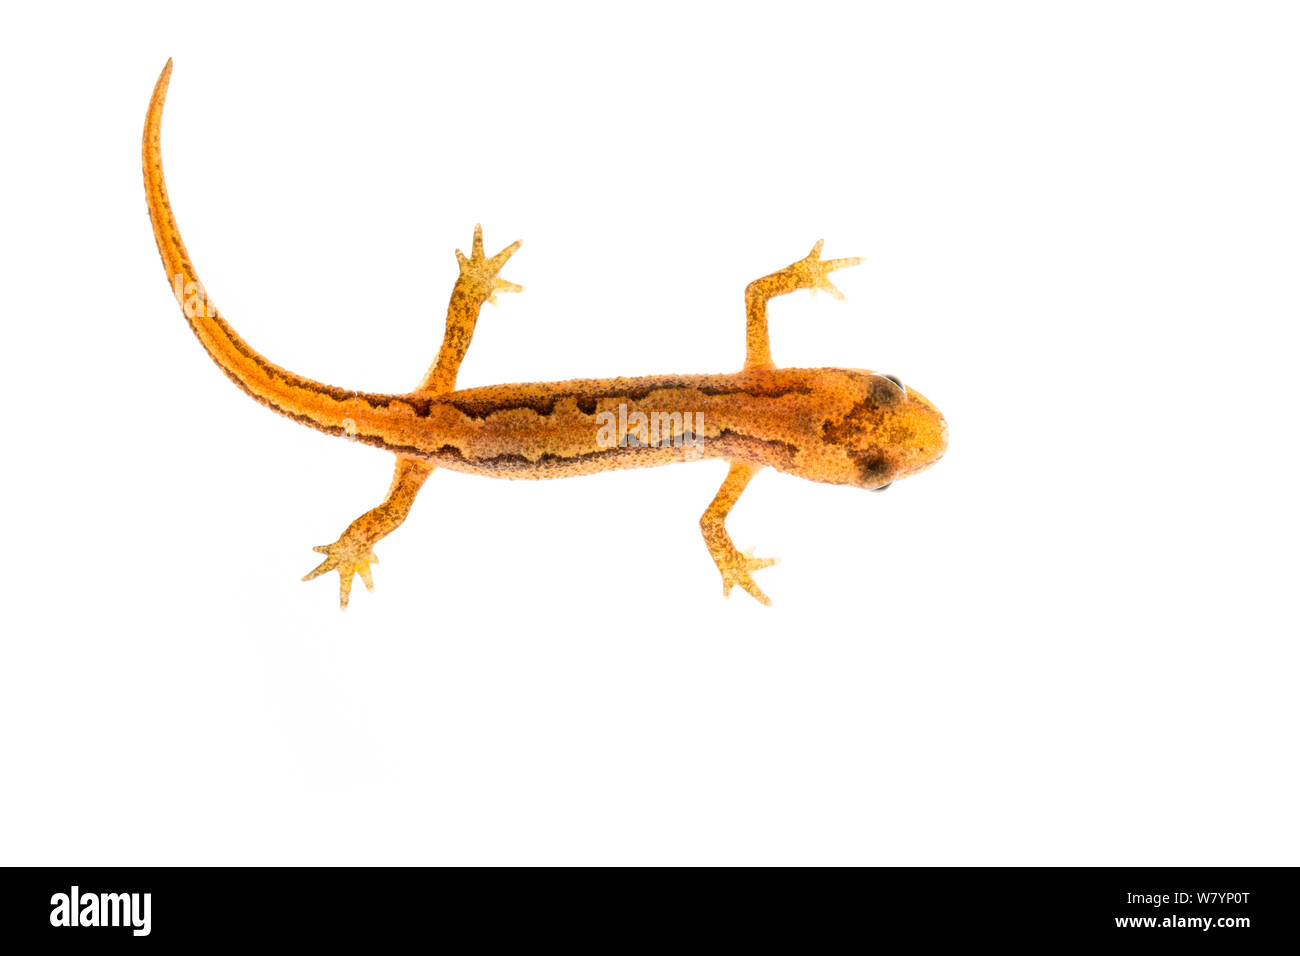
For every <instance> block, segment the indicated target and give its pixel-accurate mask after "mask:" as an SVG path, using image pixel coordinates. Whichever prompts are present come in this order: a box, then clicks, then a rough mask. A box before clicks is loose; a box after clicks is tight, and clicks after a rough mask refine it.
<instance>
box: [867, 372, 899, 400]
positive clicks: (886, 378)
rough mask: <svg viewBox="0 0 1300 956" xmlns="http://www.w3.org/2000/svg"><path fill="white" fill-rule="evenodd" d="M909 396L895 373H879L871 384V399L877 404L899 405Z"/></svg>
mask: <svg viewBox="0 0 1300 956" xmlns="http://www.w3.org/2000/svg"><path fill="white" fill-rule="evenodd" d="M906 397H907V389H906V388H905V387H904V386H903V383H902V382H901V381H899V379H898V377H897V376H895V375H877V376H875V378H874V380H873V384H872V386H871V399H872V401H874V402H875V403H876V404H877V405H883V406H885V407H889V406H891V405H897V404H898V403H899V402H901V401H902V400H903V399H904V398H906Z"/></svg>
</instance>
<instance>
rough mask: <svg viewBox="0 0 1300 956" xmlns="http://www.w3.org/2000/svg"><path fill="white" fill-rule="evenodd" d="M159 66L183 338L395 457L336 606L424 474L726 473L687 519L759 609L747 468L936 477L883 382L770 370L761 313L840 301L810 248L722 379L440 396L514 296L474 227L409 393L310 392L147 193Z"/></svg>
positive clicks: (168, 233) (337, 554) (758, 562)
mask: <svg viewBox="0 0 1300 956" xmlns="http://www.w3.org/2000/svg"><path fill="white" fill-rule="evenodd" d="M170 76H171V61H168V63H167V66H166V67H164V69H163V72H162V75H161V76H160V77H159V78H158V83H157V85H156V86H155V88H154V93H153V97H152V99H151V101H150V104H149V111H148V114H147V117H146V121H145V131H144V143H143V165H144V179H145V193H146V198H147V201H148V206H149V216H150V220H151V221H152V223H153V228H154V237H155V240H156V242H157V245H158V251H159V253H160V255H161V256H162V261H163V266H164V268H165V269H166V270H167V275H168V277H169V279H171V280H172V281H173V285H174V289H175V291H176V294H177V298H178V299H179V300H180V302H181V305H182V311H183V312H184V314H185V315H186V318H187V319H188V321H189V323H190V326H191V328H192V329H193V331H194V333H195V335H196V336H197V337H198V339H199V341H200V342H201V343H202V344H203V347H204V348H205V349H206V350H207V352H208V354H209V355H210V356H211V357H212V359H213V360H214V361H215V362H216V363H217V365H218V366H219V367H220V368H221V369H222V371H224V372H225V373H226V375H227V376H229V377H230V378H231V379H232V380H233V381H234V382H235V383H236V384H237V385H239V386H240V388H242V389H243V390H244V391H245V392H247V393H248V394H249V395H250V396H252V397H253V398H254V399H256V400H257V401H259V402H261V403H262V404H264V405H266V406H267V407H269V408H271V409H273V410H275V411H277V412H279V413H280V414H283V415H286V416H288V417H290V418H292V419H294V420H295V421H298V422H301V423H302V424H305V425H308V426H310V427H312V428H315V429H317V430H319V431H322V432H326V433H328V434H335V435H342V436H345V437H348V438H351V439H354V440H356V441H359V442H362V443H365V444H369V445H373V446H375V447H378V448H382V449H384V450H386V451H389V452H392V453H393V454H394V455H396V456H397V466H396V471H395V473H394V476H393V481H392V485H391V487H390V489H389V493H388V497H387V498H386V499H385V501H384V502H383V503H382V504H380V505H379V506H378V507H376V508H373V509H371V510H370V511H368V512H366V513H365V514H363V515H362V516H361V517H360V518H358V519H357V520H356V521H354V522H353V523H352V524H351V525H349V526H348V528H347V529H346V530H345V531H344V532H343V534H342V535H340V537H339V539H338V540H337V541H335V542H334V543H333V544H329V545H322V546H320V547H318V548H317V549H316V550H317V551H318V552H320V553H322V554H324V555H325V556H326V557H325V560H324V561H323V562H321V564H320V565H319V566H318V567H317V568H316V569H315V570H314V571H312V572H311V573H309V574H308V575H307V579H311V578H313V577H316V576H318V575H320V574H324V573H327V572H329V571H333V570H337V571H338V572H339V580H340V591H339V596H340V604H341V605H342V606H343V607H346V606H347V603H348V598H349V594H350V591H351V584H352V578H353V576H354V575H360V576H361V578H362V580H363V581H364V582H365V584H366V586H367V587H370V586H371V585H372V581H371V574H370V565H371V564H372V563H374V562H375V561H376V560H377V559H376V558H375V556H374V553H373V550H372V547H373V545H374V543H375V542H376V541H378V540H379V539H380V538H382V537H383V536H385V535H386V534H388V533H389V532H391V531H392V530H394V529H395V528H396V527H397V526H398V525H400V524H401V523H402V521H403V520H404V519H405V517H406V515H407V513H408V512H409V510H410V507H411V505H412V503H413V502H414V500H415V497H416V495H417V494H418V492H419V490H420V487H421V486H422V485H423V483H424V481H425V480H426V479H427V478H428V476H429V474H430V473H431V472H432V471H433V470H434V469H435V468H440V467H441V468H450V469H452V470H455V471H464V472H470V473H473V474H479V475H487V476H491V477H499V478H524V479H549V478H563V477H569V476H573V475H583V474H591V473H594V472H599V471H609V470H613V469H621V468H641V467H649V466H656V465H664V464H671V463H673V462H677V461H686V460H695V459H699V458H725V459H727V460H728V461H729V462H730V463H731V467H730V470H729V472H728V474H727V478H726V479H725V481H724V482H723V484H722V487H721V488H720V489H719V491H718V494H717V496H716V497H715V498H714V500H713V502H712V504H710V505H709V507H708V509H707V510H706V511H705V513H704V515H703V517H702V518H701V519H700V527H701V530H702V532H703V535H704V539H705V543H706V545H707V546H708V548H709V552H710V554H711V555H712V556H713V559H714V562H715V563H716V564H717V566H718V569H719V571H720V572H721V574H722V579H723V592H724V594H729V593H730V590H731V588H732V587H733V586H735V585H739V586H740V587H742V588H743V589H744V590H745V591H747V592H748V593H749V594H751V595H753V596H754V597H755V598H756V599H758V600H760V601H762V602H763V603H765V604H766V603H770V602H769V601H768V599H767V597H766V595H764V594H763V592H762V591H761V590H760V589H759V588H758V586H757V585H756V584H755V583H754V581H753V577H752V575H751V572H752V571H755V570H758V569H760V568H763V567H767V566H769V565H770V564H772V563H774V562H773V560H772V559H769V558H755V557H753V556H752V555H750V554H749V553H747V552H746V553H742V552H740V551H738V550H737V549H736V548H735V546H734V545H733V544H732V542H731V539H730V537H729V536H728V535H727V533H726V529H725V526H724V522H725V519H726V516H727V513H728V512H729V511H730V509H731V506H732V505H733V504H734V503H735V501H736V499H737V498H738V497H739V495H740V493H741V492H742V491H743V490H744V487H745V485H746V484H748V482H749V480H750V479H751V478H752V477H753V475H754V474H756V473H757V472H758V471H759V470H761V469H762V468H764V467H770V468H775V469H777V470H778V471H783V472H786V473H788V474H793V475H797V476H799V477H801V478H807V479H810V480H813V481H820V482H828V483H832V484H842V485H852V486H855V487H859V488H864V489H868V490H882V489H883V488H885V487H888V485H889V484H890V483H892V482H893V481H894V480H896V479H898V478H902V477H906V476H908V475H911V474H915V473H916V472H919V471H921V470H922V469H924V468H926V467H929V465H931V464H933V463H934V462H936V461H938V460H939V459H940V458H942V457H943V453H944V451H945V449H946V447H947V440H948V435H947V425H946V423H945V422H944V419H943V416H942V415H941V414H940V413H939V412H938V410H937V409H936V408H935V407H934V406H933V405H932V404H931V403H930V402H929V401H928V400H927V399H926V398H925V397H924V396H922V395H920V394H919V393H917V392H916V391H914V390H911V389H908V388H905V387H904V386H903V385H902V383H901V382H900V381H899V380H898V379H896V378H894V377H893V376H888V375H882V374H880V373H877V372H871V371H865V370H859V369H842V368H820V369H783V368H777V367H775V366H774V365H773V363H772V360H771V355H770V353H769V349H768V336H767V302H768V300H769V299H771V298H774V297H775V296H778V295H784V294H787V293H789V292H793V291H795V290H797V289H812V290H816V289H824V290H826V291H828V292H830V293H831V294H833V295H835V296H837V297H841V298H842V296H840V295H839V292H838V290H837V289H835V287H834V286H833V285H831V283H830V280H829V279H828V275H829V273H830V272H832V271H834V270H835V269H839V268H843V267H845V266H850V265H856V264H857V263H858V262H859V261H860V260H857V259H832V260H822V259H821V243H820V242H818V243H817V244H816V246H814V247H813V250H812V252H811V253H810V254H809V255H808V256H807V257H805V258H804V259H802V260H800V261H799V262H796V263H793V264H792V265H790V266H787V267H786V268H784V269H781V270H779V271H777V272H775V273H772V274H771V275H768V276H764V277H763V278H761V279H758V280H755V281H754V282H752V283H750V285H749V286H748V287H747V288H746V290H745V311H746V360H745V367H744V369H743V370H742V371H740V372H736V373H732V374H721V375H665V376H651V377H640V378H609V379H575V380H571V381H565V382H541V383H527V384H515V385H495V386H486V387H480V388H470V389H460V390H457V389H456V388H455V382H456V373H457V371H458V369H459V366H460V362H461V360H462V359H463V358H464V355H465V351H466V349H467V348H468V346H469V342H470V339H471V338H472V336H473V332H474V327H475V324H476V323H477V320H478V316H479V310H480V309H481V307H482V305H483V304H484V303H485V302H494V301H495V295H496V293H497V292H517V291H521V290H520V287H519V286H516V285H514V284H513V283H510V282H507V281H506V280H504V279H502V278H500V275H499V273H500V270H501V268H502V267H503V266H504V264H505V262H506V261H507V260H508V259H509V258H510V256H511V255H513V254H514V252H515V251H516V250H517V249H518V248H519V245H520V244H519V243H518V242H516V243H513V244H512V245H510V246H508V247H507V248H506V249H504V250H502V251H501V252H499V253H497V254H496V255H495V256H492V257H490V258H489V257H488V256H486V255H485V254H484V250H483V241H482V231H481V229H478V228H476V229H475V233H474V243H473V246H472V247H471V254H470V255H469V256H465V255H464V254H462V253H461V252H459V251H458V252H457V253H456V255H457V258H458V260H459V262H460V277H459V278H458V279H457V281H456V284H455V287H454V288H453V290H452V295H451V301H450V304H449V305H448V309H447V331H446V336H445V338H444V340H443V344H442V348H441V349H440V351H439V353H438V357H437V359H436V360H435V362H434V364H433V366H432V367H430V369H429V371H428V372H427V373H426V375H425V377H424V379H423V380H422V381H421V382H420V384H419V385H418V386H417V387H416V388H415V389H414V390H412V391H410V392H405V393H397V394H378V393H365V392H357V391H351V390H347V389H341V388H337V387H335V386H331V385H326V384H324V383H321V382H316V381H312V380H311V379H307V378H304V377H302V376H300V375H296V374H294V373H292V372H289V371H287V370H285V369H283V368H280V367H279V366H277V365H274V364H273V363H271V362H270V361H268V360H267V359H265V358H264V357H263V356H262V355H260V354H259V353H258V352H256V351H255V350H254V349H252V348H251V347H250V346H249V345H248V344H247V343H246V342H244V341H243V339H241V338H240V337H239V335H238V334H237V333H236V332H235V331H234V330H233V329H232V328H231V327H230V325H229V324H228V323H227V322H226V321H225V319H224V318H222V317H221V315H220V314H219V313H218V312H217V311H216V309H215V308H213V307H212V305H211V303H210V301H208V299H207V298H206V292H204V290H203V287H202V284H201V283H200V282H199V279H198V275H197V273H196V272H195V270H194V266H193V263H192V262H191V261H190V258H189V254H188V253H187V252H186V250H185V245H184V242H183V241H182V240H181V237H180V232H179V230H178V229H177V226H176V222H175V219H174V217H173V215H172V211H171V205H170V202H169V200H168V197H167V187H166V183H165V181H164V178H163V171H162V157H161V146H160V138H161V125H162V110H163V102H164V99H165V97H166V92H167V86H168V82H169V80H170Z"/></svg>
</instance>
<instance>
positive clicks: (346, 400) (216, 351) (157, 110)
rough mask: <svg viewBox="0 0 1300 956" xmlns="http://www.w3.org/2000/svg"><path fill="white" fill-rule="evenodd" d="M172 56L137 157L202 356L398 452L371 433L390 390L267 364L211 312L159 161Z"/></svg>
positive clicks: (320, 421)
mask: <svg viewBox="0 0 1300 956" xmlns="http://www.w3.org/2000/svg"><path fill="white" fill-rule="evenodd" d="M171 75H172V61H171V60H168V61H167V65H166V66H165V67H163V71H162V74H161V75H160V76H159V77H158V83H157V85H156V86H154V90H153V97H152V98H151V99H150V100H149V112H148V115H147V116H146V117H145V124H144V143H143V148H142V152H143V162H144V191H145V198H146V200H147V201H148V204H149V219H150V221H151V222H152V223H153V235H154V241H155V242H157V244H158V254H159V255H160V256H162V262H163V268H164V270H166V273H167V281H168V282H169V283H170V284H171V286H172V289H173V291H174V292H175V293H176V297H177V299H178V301H179V302H180V305H181V311H182V312H183V313H184V315H185V318H186V320H187V321H188V322H189V324H190V328H191V329H193V330H194V334H195V335H196V336H197V337H198V340H199V342H200V343H202V345H203V347H204V349H206V350H207V353H208V355H210V356H211V357H212V360H213V361H214V362H216V363H217V366H218V367H219V368H220V369H221V370H222V371H223V372H225V373H226V375H228V376H229V377H230V379H231V380H232V381H233V382H234V383H235V384H236V385H238V386H239V387H240V388H242V389H243V390H244V391H245V392H247V393H248V394H249V395H251V396H252V397H253V398H255V399H256V400H257V401H259V402H261V403H262V404H263V405H266V406H267V407H268V408H271V409H274V410H275V411H277V412H279V413H280V414H282V415H287V416H288V417H290V418H292V419H294V420H295V421H298V422H301V423H302V424H304V425H308V426H309V427H311V428H315V429H318V430H319V431H323V432H328V433H330V434H336V435H347V436H348V437H351V438H355V439H358V440H360V441H363V442H366V443H367V444H373V445H378V446H380V447H385V448H389V449H390V450H393V451H397V452H399V453H401V452H402V451H404V449H399V448H394V447H392V446H391V445H390V444H389V443H388V442H386V441H384V440H383V439H382V438H380V437H379V436H378V434H377V433H378V432H379V431H380V430H381V429H380V428H379V427H378V426H380V425H381V420H382V419H384V418H386V417H389V415H390V414H391V412H392V405H393V399H394V398H395V396H379V395H368V394H366V393H359V392H355V391H350V390H347V389H341V388H335V387H334V386H332V385H325V384H323V383H321V382H315V381H312V380H311V379H306V378H303V377H302V376H300V375H295V374H294V373H293V372H290V371H287V370H285V369H283V368H280V366H278V365H275V364H274V363H272V362H270V361H269V360H267V359H266V358H264V357H263V356H262V355H261V354H259V353H258V352H257V351H256V350H255V349H253V348H252V346H250V345H249V344H248V343H247V342H245V341H244V340H243V339H242V338H240V337H239V335H238V334H237V333H236V332H235V330H234V329H232V328H231V327H230V326H229V325H228V324H227V323H226V320H225V319H223V318H222V317H221V316H220V314H218V312H217V309H216V307H215V306H214V305H213V303H212V300H211V299H209V298H208V297H207V294H206V292H205V291H204V288H203V284H202V283H201V282H200V281H199V277H198V273H197V272H196V271H195V269H194V263H193V262H191V261H190V255H189V253H188V252H187V251H186V249H185V243H184V241H183V240H182V239H181V234H180V230H179V229H178V228H177V226H176V218H175V216H174V215H173V214H172V207H171V202H170V201H169V200H168V198H167V183H166V181H165V180H164V178H163V167H162V146H161V136H162V114H163V103H164V101H165V100H166V99H167V86H168V83H169V82H170V80H171Z"/></svg>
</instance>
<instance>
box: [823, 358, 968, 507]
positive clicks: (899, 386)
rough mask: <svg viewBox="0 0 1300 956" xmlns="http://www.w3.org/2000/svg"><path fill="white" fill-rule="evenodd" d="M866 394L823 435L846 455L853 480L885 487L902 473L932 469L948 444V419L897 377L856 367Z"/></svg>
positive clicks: (879, 488)
mask: <svg viewBox="0 0 1300 956" xmlns="http://www.w3.org/2000/svg"><path fill="white" fill-rule="evenodd" d="M850 374H852V375H853V377H854V380H855V385H856V386H858V387H860V388H861V389H862V391H863V392H864V393H865V394H863V397H862V400H861V401H860V402H858V404H856V405H855V406H854V407H853V408H852V409H851V410H850V411H849V412H848V413H847V414H846V415H844V416H843V417H842V418H841V419H840V420H839V421H830V422H827V423H826V424H825V425H824V426H823V428H822V437H823V438H824V439H825V440H826V441H827V442H828V443H830V444H833V445H836V446H838V447H839V448H840V450H841V451H842V452H843V453H844V454H845V456H847V458H848V459H849V461H848V462H847V463H846V464H848V465H849V466H850V467H849V470H848V471H847V472H846V477H848V482H847V483H848V484H852V485H856V486H857V487H859V488H865V489H867V490H869V491H884V490H885V489H886V488H888V487H889V486H890V485H891V484H893V483H894V482H895V481H897V480H898V479H899V478H906V477H908V476H909V475H915V474H917V473H918V472H921V471H924V470H925V469H927V468H929V467H930V466H931V465H933V464H934V463H935V462H937V461H938V460H939V459H940V458H942V457H943V455H944V452H945V451H947V449H948V423H947V422H946V421H944V418H943V414H942V413H941V412H940V411H939V409H937V408H935V407H934V405H933V404H932V403H931V402H930V400H929V399H928V398H926V397H925V396H924V395H922V394H921V393H920V392H918V391H916V390H915V389H910V388H908V387H906V386H905V385H904V384H903V383H902V382H901V381H900V380H899V379H898V377H897V376H894V375H885V374H883V373H881V372H871V371H865V370H854V371H852V372H851V373H850Z"/></svg>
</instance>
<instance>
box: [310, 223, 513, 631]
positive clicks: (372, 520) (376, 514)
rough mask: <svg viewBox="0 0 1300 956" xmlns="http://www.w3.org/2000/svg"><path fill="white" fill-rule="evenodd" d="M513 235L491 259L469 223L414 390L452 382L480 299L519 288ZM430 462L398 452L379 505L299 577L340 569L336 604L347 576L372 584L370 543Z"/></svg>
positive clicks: (394, 518)
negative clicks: (513, 272) (511, 275)
mask: <svg viewBox="0 0 1300 956" xmlns="http://www.w3.org/2000/svg"><path fill="white" fill-rule="evenodd" d="M519 246H520V243H519V242H518V241H516V242H513V243H511V244H510V245H508V246H506V248H504V249H502V250H501V251H500V252H498V253H497V254H496V255H495V256H492V257H491V258H490V259H489V258H488V257H487V256H486V255H485V254H484V252H483V227H482V226H475V227H474V244H473V246H471V248H470V254H469V256H466V255H465V254H464V253H463V252H461V251H460V250H459V249H457V250H456V260H457V262H459V263H460V276H459V277H457V279H456V285H455V286H454V287H453V288H452V290H451V301H450V302H449V303H448V304H447V331H446V333H445V334H444V335H443V339H442V347H441V348H440V349H439V350H438V357H437V359H436V360H435V361H434V363H433V365H431V366H430V367H429V371H428V372H426V373H425V375H424V379H423V380H422V381H421V382H420V384H419V385H418V386H417V387H416V389H415V390H416V391H418V392H424V393H426V394H428V395H441V394H443V393H445V392H450V391H452V390H453V389H454V388H455V387H456V374H457V372H459V371H460V363H461V362H462V361H463V360H464V358H465V353H466V351H467V350H468V349H469V343H470V341H471V340H472V339H473V337H474V328H475V326H476V325H477V323H478V316H479V311H480V310H481V309H482V307H483V303H484V302H491V303H493V304H494V305H495V304H496V294H497V293H498V292H522V291H523V286H519V285H515V284H514V283H513V282H507V281H506V280H505V279H502V278H500V277H499V275H498V273H499V272H500V271H501V267H502V266H504V265H505V264H506V261H507V260H508V259H509V258H510V257H511V256H512V255H514V254H515V251H516V250H517V249H518V248H519ZM433 468H434V466H433V465H432V464H431V463H430V462H427V461H423V460H419V459H412V458H398V459H397V467H396V469H395V470H394V472H393V481H392V484H391V485H390V486H389V488H388V496H387V497H386V498H385V499H384V501H383V503H382V504H380V505H379V506H378V507H375V508H371V509H370V510H369V511H367V512H366V513H365V514H363V515H362V516H361V517H360V518H357V520H356V521H353V522H352V524H350V525H348V527H347V529H346V530H345V531H344V532H343V533H342V534H341V535H339V539H338V540H337V541H335V542H334V543H333V544H322V545H318V546H317V547H316V548H314V549H313V550H315V551H319V552H320V553H321V554H324V555H326V558H325V560H324V561H322V562H321V563H320V565H318V566H317V567H316V568H314V569H313V570H312V571H310V572H309V573H308V574H306V575H305V576H304V577H303V580H304V581H310V580H312V579H313V578H316V577H319V576H320V575H322V574H326V573H328V572H330V571H338V573H339V607H342V608H346V607H347V606H348V598H349V597H350V595H351V593H352V578H353V576H354V575H360V576H361V580H362V581H363V582H364V583H365V585H366V589H367V590H373V589H374V581H373V580H372V579H371V575H370V565H371V564H376V563H378V561H379V559H378V558H376V557H375V554H374V550H373V549H374V545H375V542H377V541H378V540H379V539H380V538H382V537H384V536H385V535H387V534H390V533H391V532H393V531H395V530H396V529H397V528H398V527H399V526H400V525H401V524H402V522H403V521H405V520H406V516H407V515H408V514H409V513H410V511H411V506H412V505H413V504H415V496H416V495H418V494H419V492H420V488H421V487H422V486H423V485H424V482H425V480H426V479H427V478H428V477H429V475H431V474H432V473H433Z"/></svg>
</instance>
